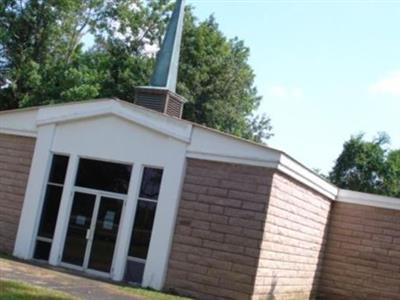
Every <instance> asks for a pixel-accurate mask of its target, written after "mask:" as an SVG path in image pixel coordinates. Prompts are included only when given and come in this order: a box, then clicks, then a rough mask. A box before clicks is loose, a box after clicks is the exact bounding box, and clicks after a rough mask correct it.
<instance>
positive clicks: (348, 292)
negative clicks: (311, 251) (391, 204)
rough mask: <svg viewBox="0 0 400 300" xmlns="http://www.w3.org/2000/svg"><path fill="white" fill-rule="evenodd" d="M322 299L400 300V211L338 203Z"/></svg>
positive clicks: (333, 221)
mask: <svg viewBox="0 0 400 300" xmlns="http://www.w3.org/2000/svg"><path fill="white" fill-rule="evenodd" d="M328 237H329V242H328V243H327V249H326V254H325V260H324V267H323V276H322V281H321V285H320V298H321V299H335V300H341V299H346V300H353V299H371V300H379V299H382V300H383V299H385V300H390V299H393V300H394V299H397V300H399V299H400V211H398V210H389V209H383V208H375V207H370V206H362V205H355V204H346V203H340V202H336V203H335V204H334V205H333V211H332V217H331V225H330V230H329V235H328Z"/></svg>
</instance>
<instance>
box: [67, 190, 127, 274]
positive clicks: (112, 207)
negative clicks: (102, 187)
mask: <svg viewBox="0 0 400 300" xmlns="http://www.w3.org/2000/svg"><path fill="white" fill-rule="evenodd" d="M101 194H102V193H101V192H96V191H94V192H93V194H89V193H82V192H76V193H75V195H74V200H73V205H72V210H71V215H70V220H69V225H68V231H67V236H66V238H65V245H64V252H63V257H62V262H63V263H64V264H67V265H70V266H74V267H76V268H78V269H81V270H87V269H89V270H93V271H98V272H102V273H110V270H111V265H112V261H113V257H114V248H115V243H116V241H117V235H118V229H119V221H120V218H121V211H122V206H123V200H121V199H116V198H111V197H106V196H102V195H101Z"/></svg>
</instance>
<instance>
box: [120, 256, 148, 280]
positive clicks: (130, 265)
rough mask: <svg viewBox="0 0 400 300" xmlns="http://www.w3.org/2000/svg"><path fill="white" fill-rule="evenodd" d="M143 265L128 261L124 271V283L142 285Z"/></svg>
mask: <svg viewBox="0 0 400 300" xmlns="http://www.w3.org/2000/svg"><path fill="white" fill-rule="evenodd" d="M144 265H145V264H144V263H140V262H136V261H130V260H128V262H127V264H126V271H125V281H128V282H132V283H139V284H141V283H142V280H143V272H144Z"/></svg>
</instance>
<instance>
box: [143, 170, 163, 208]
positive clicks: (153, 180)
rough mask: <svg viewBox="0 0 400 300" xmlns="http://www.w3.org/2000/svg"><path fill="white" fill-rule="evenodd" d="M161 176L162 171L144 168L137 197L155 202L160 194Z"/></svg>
mask: <svg viewBox="0 0 400 300" xmlns="http://www.w3.org/2000/svg"><path fill="white" fill-rule="evenodd" d="M162 175H163V170H161V169H153V168H145V169H144V171H143V178H142V185H141V187H140V196H139V197H140V198H146V199H152V200H157V199H158V195H159V193H160V185H161V179H162Z"/></svg>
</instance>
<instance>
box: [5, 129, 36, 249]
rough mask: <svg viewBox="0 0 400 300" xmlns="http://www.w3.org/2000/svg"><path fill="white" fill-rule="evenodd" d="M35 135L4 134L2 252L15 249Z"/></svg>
mask: <svg viewBox="0 0 400 300" xmlns="http://www.w3.org/2000/svg"><path fill="white" fill-rule="evenodd" d="M34 147H35V139H33V138H26V137H20V136H13V135H5V134H0V252H5V253H9V254H10V253H12V251H13V248H14V243H15V238H16V234H17V229H18V224H19V218H20V214H21V209H22V204H23V200H24V195H25V189H26V184H27V181H28V176H29V169H30V165H31V161H32V156H33V151H34Z"/></svg>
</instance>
